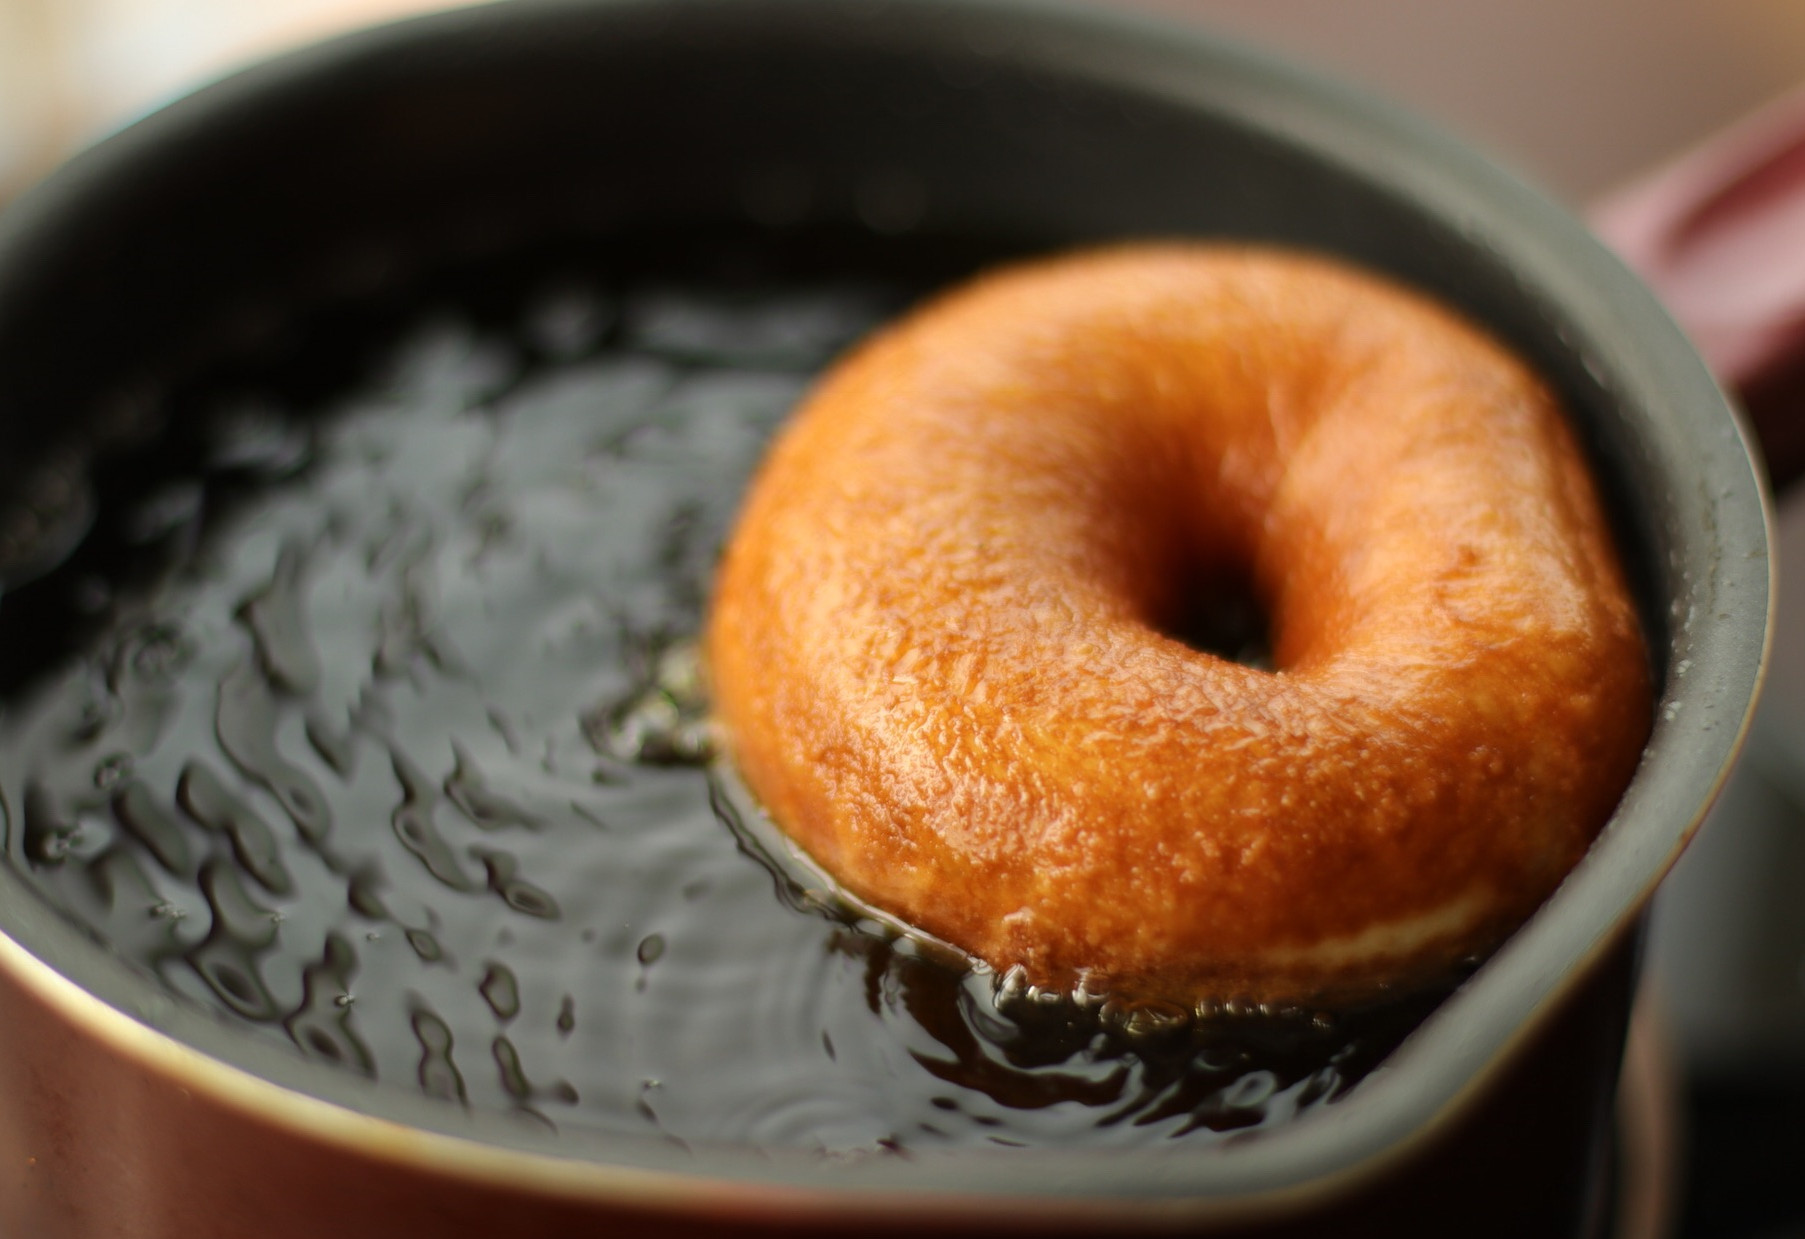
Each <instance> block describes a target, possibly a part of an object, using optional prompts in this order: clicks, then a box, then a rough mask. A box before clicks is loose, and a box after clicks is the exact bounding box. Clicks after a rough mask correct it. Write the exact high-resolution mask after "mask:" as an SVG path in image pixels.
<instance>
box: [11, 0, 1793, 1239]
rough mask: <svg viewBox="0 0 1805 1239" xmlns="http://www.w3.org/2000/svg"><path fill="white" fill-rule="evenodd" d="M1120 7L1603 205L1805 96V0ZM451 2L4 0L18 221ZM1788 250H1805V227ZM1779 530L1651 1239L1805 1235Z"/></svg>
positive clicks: (1637, 1106) (1690, 889) (1691, 923)
mask: <svg viewBox="0 0 1805 1239" xmlns="http://www.w3.org/2000/svg"><path fill="white" fill-rule="evenodd" d="M504 2H506V0H504ZM1113 2H1114V3H1117V4H1123V5H1133V6H1136V7H1140V8H1144V9H1146V10H1148V11H1152V12H1159V13H1163V14H1165V15H1168V16H1172V17H1178V18H1182V19H1186V20H1191V21H1194V22H1198V23H1201V24H1205V25H1208V26H1212V27H1215V28H1216V29H1218V30H1221V31H1224V32H1227V33H1231V34H1233V35H1236V36H1238V37H1241V38H1244V39H1246V40H1249V41H1253V42H1257V43H1261V44H1264V45H1267V46H1269V47H1271V48H1274V49H1277V50H1280V51H1283V52H1285V53H1286V54H1288V55H1291V56H1293V57H1295V58H1298V59H1302V60H1304V61H1307V62H1311V63H1314V64H1316V65H1317V66H1319V67H1322V68H1326V69H1328V70H1330V71H1332V72H1334V73H1336V74H1338V75H1340V76H1342V77H1345V78H1349V79H1352V80H1355V81H1359V82H1362V83H1365V84H1366V85H1367V86H1369V87H1370V88H1371V89H1373V90H1375V91H1377V92H1379V93H1381V94H1384V95H1387V96H1389V97H1391V98H1392V99H1394V100H1396V101H1398V102H1401V103H1403V104H1405V105H1407V106H1409V107H1411V108H1412V109H1414V110H1416V111H1418V112H1420V113H1422V114H1424V115H1426V116H1429V117H1432V118H1434V119H1435V120H1437V121H1439V122H1440V123H1441V124H1443V125H1444V126H1446V127H1448V128H1451V129H1453V130H1454V131H1456V132H1457V133H1460V134H1463V135H1464V136H1466V137H1467V138H1468V139H1470V140H1471V141H1473V142H1475V143H1476V144H1478V145H1479V146H1481V147H1483V148H1486V149H1489V150H1490V151H1491V152H1493V153H1494V154H1496V155H1497V156H1499V157H1500V158H1502V159H1503V160H1505V161H1506V162H1508V163H1510V164H1512V165H1515V166H1516V167H1517V168H1518V169H1520V170H1522V171H1523V172H1525V173H1526V174H1527V175H1528V176H1529V177H1530V179H1532V180H1535V181H1538V182H1540V183H1541V185H1542V186H1543V187H1544V188H1546V189H1548V190H1550V191H1552V192H1553V193H1554V194H1555V195H1556V196H1558V197H1561V198H1564V199H1565V200H1566V201H1567V202H1569V203H1570V204H1572V205H1573V206H1574V207H1575V208H1576V209H1582V210H1583V209H1584V208H1585V207H1586V206H1587V204H1589V203H1592V202H1595V201H1597V200H1598V199H1599V198H1600V197H1601V195H1603V194H1604V193H1605V192H1606V191H1607V190H1610V189H1612V188H1613V187H1616V186H1619V185H1621V184H1623V183H1625V182H1627V181H1629V180H1631V179H1633V178H1636V177H1638V176H1639V175H1641V174H1644V173H1646V172H1648V171H1649V170H1651V169H1653V168H1655V167H1657V166H1658V165H1660V164H1662V163H1664V162H1665V161H1667V160H1669V159H1671V158H1673V157H1675V156H1678V155H1679V154H1681V153H1682V152H1684V151H1686V150H1688V149H1689V148H1691V147H1693V146H1695V145H1696V144H1697V143H1699V142H1700V141H1702V140H1704V139H1706V138H1707V137H1709V136H1710V135H1712V134H1714V133H1716V132H1718V131H1720V130H1721V129H1723V128H1724V127H1725V126H1727V125H1729V124H1730V123H1731V122H1732V121H1734V120H1736V119H1737V118H1739V117H1741V116H1743V115H1745V114H1747V113H1749V112H1751V111H1753V110H1755V109H1757V108H1758V107H1760V106H1761V105H1763V104H1764V103H1767V102H1768V101H1770V100H1772V99H1775V98H1776V97H1778V96H1780V95H1782V94H1783V93H1785V92H1786V91H1787V90H1788V89H1789V88H1791V87H1793V86H1795V85H1799V84H1802V83H1805V4H1801V3H1799V0H1440V2H1438V3H1433V4H1431V3H1425V2H1424V0H1113ZM443 7H449V6H447V5H445V4H444V3H443V0H257V2H256V3H245V2H244V0H0V209H3V204H4V202H5V201H6V200H7V199H8V198H9V197H10V196H11V195H13V194H16V193H17V192H20V191H21V190H22V189H23V188H25V187H26V186H28V185H29V184H30V183H31V182H32V181H33V180H35V179H36V178H38V177H39V176H41V175H42V174H43V173H44V172H45V171H46V170H48V169H49V168H50V167H52V166H54V165H55V163H56V162H57V161H59V160H60V159H62V158H63V157H65V156H66V155H67V154H68V153H69V152H71V151H72V150H75V149H78V148H79V147H80V146H82V145H84V144H86V143H88V142H91V141H93V140H95V139H96V138H97V137H99V136H101V135H104V134H105V133H106V132H108V131H109V130H111V129H113V128H116V127H118V126H120V125H122V124H125V123H128V122H129V121H130V120H131V119H132V118H134V117H135V116H138V115H140V114H142V113H143V112H145V111H147V110H149V109H151V108H154V107H156V106H157V105H158V104H159V103H161V102H163V101H165V100H167V99H169V98H171V97H173V96H175V95H177V94H180V93H182V92H185V91H187V90H191V89H193V88H194V87H195V86H196V85H198V84H200V83H203V82H205V81H207V80H209V79H211V78H214V77H217V76H219V75H221V74H222V73H225V72H229V71H230V69H231V68H232V67H233V66H235V65H238V64H241V63H244V62H245V61H247V60H251V59H255V58H258V57H261V56H264V55H267V54H269V53H271V52H274V51H277V50H280V49H281V48H283V47H287V46H292V45H294V44H297V43H301V42H304V41H308V40H311V39H315V38H319V37H322V36H324V35H327V34H330V33H332V32H334V31H336V30H341V29H346V28H349V27H353V26H357V25H363V24H369V23H372V22H375V21H378V20H382V19H384V18H389V17H396V16H403V15H407V14H411V13H418V12H423V11H426V10H429V9H436V8H443ZM1778 235H1779V237H1780V240H1781V243H1782V244H1788V242H1789V238H1788V236H1787V234H1786V233H1785V232H1784V231H1782V232H1781V233H1780V234H1778ZM1789 248H1792V249H1796V250H1798V251H1800V252H1805V214H1802V215H1800V216H1799V217H1798V228H1797V240H1796V244H1790V245H1789ZM1780 526H1781V527H1780V544H1779V545H1780V559H1781V564H1782V568H1781V572H1782V582H1783V590H1782V600H1781V606H1780V618H1779V621H1778V626H1777V628H1776V639H1775V645H1776V649H1775V660H1774V661H1775V669H1774V675H1773V678H1772V680H1771V681H1770V688H1769V694H1768V697H1767V700H1766V702H1765V704H1764V705H1763V707H1762V711H1761V715H1760V717H1759V719H1758V721H1757V724H1756V728H1755V733H1754V735H1753V738H1752V741H1751V744H1750V748H1749V753H1748V756H1747V758H1746V759H1745V760H1744V762H1743V763H1742V765H1741V767H1740V768H1739V770H1738V772H1737V774H1736V776H1735V777H1734V778H1733V780H1732V781H1731V784H1730V785H1729V787H1728V788H1727V789H1726V792H1725V795H1724V798H1723V800H1722V802H1721V803H1720V805H1719V807H1718V809H1717V810H1716V812H1715V813H1714V815H1713V818H1712V820H1711V821H1710V822H1709V823H1708V824H1707V827H1706V829H1705V831H1704V832H1703V833H1702V835H1701V837H1700V840H1699V842H1698V843H1697V844H1695V845H1694V847H1693V848H1692V849H1691V850H1690V851H1689V852H1688V853H1687V855H1686V857H1685V858H1684V859H1683V860H1682V862H1681V864H1680V866H1679V868H1678V869H1677V870H1676V872H1675V874H1674V876H1673V878H1672V879H1671V880H1670V882H1669V883H1668V885H1667V887H1666V888H1665V889H1664V891H1663V894H1662V897H1661V901H1660V904H1659V908H1658V913H1657V917H1656V921H1655V927H1654V931H1653V933H1652V934H1651V942H1650V957H1651V968H1650V970H1649V980H1648V993H1647V994H1646V995H1645V998H1646V1001H1645V1003H1644V1004H1643V1010H1642V1012H1641V1014H1640V1016H1639V1028H1638V1033H1637V1037H1636V1041H1635V1046H1634V1049H1633V1053H1632V1064H1633V1066H1632V1076H1631V1077H1630V1079H1631V1080H1632V1084H1631V1085H1630V1086H1629V1087H1626V1109H1627V1112H1628V1118H1627V1119H1626V1147H1627V1149H1628V1152H1629V1153H1630V1155H1631V1160H1632V1163H1633V1165H1635V1166H1640V1167H1642V1168H1644V1169H1645V1170H1646V1168H1649V1167H1653V1168H1655V1169H1654V1171H1653V1173H1652V1174H1648V1173H1645V1174H1644V1178H1645V1181H1644V1182H1643V1183H1642V1184H1641V1185H1640V1188H1639V1190H1640V1191H1641V1192H1642V1198H1641V1203H1640V1204H1638V1205H1637V1206H1636V1208H1637V1209H1640V1210H1641V1213H1640V1214H1639V1215H1638V1217H1639V1218H1640V1221H1641V1224H1643V1229H1642V1231H1641V1232H1640V1233H1644V1234H1655V1233H1661V1226H1660V1225H1659V1223H1660V1221H1661V1220H1662V1219H1665V1222H1666V1224H1667V1225H1668V1230H1667V1232H1666V1233H1670V1234H1675V1235H1680V1236H1683V1237H1684V1239H1701V1237H1714V1239H1715V1237H1724V1239H1805V1186H1801V1184H1800V1182H1799V1180H1798V1171H1799V1169H1800V1168H1801V1167H1805V638H1802V637H1801V636H1800V634H1805V488H1795V494H1794V495H1793V496H1792V498H1790V499H1787V498H1786V497H1784V496H1783V497H1782V503H1781V520H1780ZM1639 1151H1640V1152H1639ZM1663 1166H1673V1167H1677V1168H1678V1169H1676V1170H1674V1171H1671V1172H1667V1171H1662V1170H1660V1169H1659V1168H1660V1167H1663ZM1632 1212H1634V1210H1632ZM1631 1220H1632V1221H1635V1220H1636V1219H1634V1218H1632V1219H1631Z"/></svg>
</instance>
